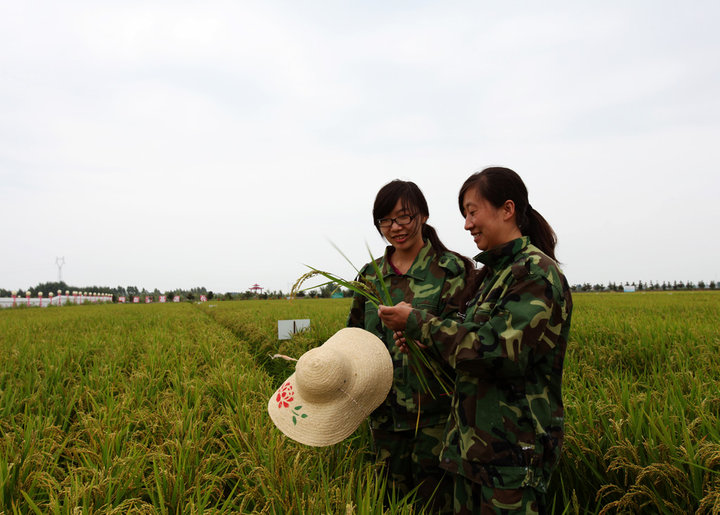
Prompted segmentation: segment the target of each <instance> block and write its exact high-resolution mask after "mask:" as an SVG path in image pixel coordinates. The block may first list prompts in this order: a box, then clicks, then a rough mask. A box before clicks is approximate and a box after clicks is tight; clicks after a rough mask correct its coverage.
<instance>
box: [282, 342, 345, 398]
mask: <svg viewBox="0 0 720 515" xmlns="http://www.w3.org/2000/svg"><path fill="white" fill-rule="evenodd" d="M347 372H348V367H347V365H346V363H345V360H344V359H343V356H342V355H341V354H340V353H338V352H336V351H334V350H332V349H329V348H325V347H317V348H315V349H310V350H309V351H308V352H306V353H305V354H303V355H302V356H301V357H300V359H299V360H298V362H297V364H296V365H295V376H296V379H297V389H298V392H299V393H300V394H301V395H302V396H303V397H304V398H306V399H308V400H310V401H313V402H323V401H327V400H330V399H332V398H334V397H337V396H338V395H341V394H342V392H343V391H344V390H346V388H347V382H348V373H347Z"/></svg>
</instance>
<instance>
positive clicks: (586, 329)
mask: <svg viewBox="0 0 720 515" xmlns="http://www.w3.org/2000/svg"><path fill="white" fill-rule="evenodd" d="M574 301H575V310H574V313H573V327H572V330H571V334H570V342H569V345H568V352H567V355H566V360H565V372H564V379H563V397H564V401H565V409H566V411H565V434H566V437H565V444H564V447H563V451H562V455H561V462H560V465H559V467H558V469H557V471H556V473H555V474H554V476H553V479H552V482H551V485H550V489H549V492H548V502H549V503H551V506H553V509H552V512H553V513H601V512H602V513H626V512H639V513H707V514H711V513H720V420H719V419H720V391H718V388H717V378H718V376H719V374H720V353H718V348H720V335H719V334H718V331H717V327H716V325H717V324H716V321H717V320H718V319H720V292H688V293H685V292H683V293H678V292H673V294H672V295H670V294H667V293H662V292H658V293H646V294H642V293H635V294H614V293H613V294H576V295H575V296H574ZM211 306H212V307H211ZM349 308H350V299H296V300H292V301H288V300H272V301H232V302H214V303H203V304H200V305H191V304H178V305H172V304H169V305H160V304H154V305H139V306H137V305H124V306H123V305H104V306H98V305H86V306H82V305H78V306H72V307H71V308H69V309H65V308H64V307H63V308H57V309H44V310H33V309H22V310H21V309H16V310H4V311H0V513H2V512H5V513H71V512H72V513H77V512H83V513H94V512H99V513H128V512H132V513H162V512H172V513H180V512H181V513H201V512H217V513H278V514H279V513H327V512H331V513H349V512H350V513H381V512H384V513H418V511H419V510H418V508H417V507H416V506H414V505H413V504H412V499H411V498H398V497H397V496H396V497H394V498H393V497H392V495H391V494H390V492H388V485H387V484H386V483H385V480H384V477H383V475H382V474H381V473H380V472H379V471H378V468H377V465H376V464H375V463H374V460H373V458H372V456H370V453H369V448H370V437H369V430H368V428H367V425H365V424H363V425H362V426H361V427H360V428H359V430H358V431H357V432H356V433H355V434H354V435H353V436H352V437H351V438H349V439H348V440H346V441H344V442H341V443H340V444H337V445H334V446H331V447H328V448H321V449H317V448H310V447H306V446H303V445H301V444H297V443H296V442H293V441H292V440H289V439H288V438H286V437H285V436H284V435H283V434H282V433H281V432H280V431H278V430H277V429H276V428H275V427H274V425H273V424H272V422H271V421H270V419H269V417H268V416H267V412H266V408H267V400H268V398H269V397H270V395H271V394H272V392H273V391H274V390H275V389H276V388H277V386H279V384H281V382H282V381H283V380H284V379H285V378H286V377H287V376H288V375H289V374H290V373H292V369H293V366H292V364H289V363H287V362H284V361H282V360H272V359H271V357H270V356H272V355H273V354H276V353H282V354H287V355H289V356H294V357H299V356H300V355H302V354H303V353H304V352H306V351H307V350H308V349H309V348H312V347H314V346H317V345H320V344H321V343H322V342H324V341H326V340H327V338H329V337H330V336H331V335H332V334H334V333H335V332H336V331H337V330H339V329H340V328H342V327H344V326H345V323H346V319H347V313H348V311H349ZM289 318H310V319H311V327H310V329H309V330H308V331H304V332H301V333H298V334H295V335H294V336H293V337H292V338H291V339H290V340H283V341H279V340H278V339H277V320H279V319H289ZM281 361H282V362H281ZM382 510H384V511H382Z"/></svg>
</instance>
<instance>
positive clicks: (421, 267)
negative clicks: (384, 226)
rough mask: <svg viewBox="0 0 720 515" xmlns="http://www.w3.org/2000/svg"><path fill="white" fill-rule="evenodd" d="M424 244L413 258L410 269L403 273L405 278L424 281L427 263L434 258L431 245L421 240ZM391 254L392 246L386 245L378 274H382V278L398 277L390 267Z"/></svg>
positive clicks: (433, 250)
mask: <svg viewBox="0 0 720 515" xmlns="http://www.w3.org/2000/svg"><path fill="white" fill-rule="evenodd" d="M423 241H424V242H425V245H423V247H422V248H421V249H420V252H418V255H417V256H415V260H414V261H413V262H412V265H410V268H409V269H408V271H407V272H405V274H404V275H405V276H407V277H412V278H413V279H420V280H422V279H424V278H425V276H426V275H427V270H428V267H427V263H428V262H429V261H431V260H432V258H433V256H435V249H434V248H433V246H432V243H430V242H429V241H428V240H425V239H423ZM392 252H393V246H392V245H388V246H387V247H386V248H385V255H384V256H383V264H382V267H381V268H380V272H382V274H383V277H388V276H390V275H398V274H396V273H395V270H393V267H392V266H390V255H391V254H392Z"/></svg>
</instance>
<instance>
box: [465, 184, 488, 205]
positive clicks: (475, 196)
mask: <svg viewBox="0 0 720 515" xmlns="http://www.w3.org/2000/svg"><path fill="white" fill-rule="evenodd" d="M484 202H487V201H486V200H485V198H484V197H482V196H481V195H480V192H479V191H478V189H477V188H470V189H468V190H467V191H466V192H465V194H464V195H463V199H462V205H463V207H467V206H477V205H479V204H482V203H484Z"/></svg>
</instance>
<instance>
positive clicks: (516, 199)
mask: <svg viewBox="0 0 720 515" xmlns="http://www.w3.org/2000/svg"><path fill="white" fill-rule="evenodd" d="M471 188H475V190H476V191H477V193H478V194H479V195H480V196H481V197H482V198H484V199H486V200H487V201H488V202H490V204H492V205H493V206H495V207H496V208H500V207H502V206H503V205H504V204H505V202H506V201H507V200H512V201H513V203H514V204H515V223H516V224H517V226H518V228H519V229H520V232H521V233H522V235H523V236H528V237H529V238H530V242H531V243H532V244H533V245H535V246H536V247H537V248H539V249H540V250H542V251H543V252H544V253H545V254H547V255H548V256H550V257H551V258H552V259H553V260H555V261H557V259H555V245H557V236H556V234H555V231H553V228H552V227H550V224H549V223H548V222H547V220H545V218H543V216H542V215H541V214H540V213H538V212H537V211H536V210H535V209H533V208H532V206H531V205H530V202H529V201H528V192H527V188H526V187H525V183H524V182H523V180H522V179H521V178H520V176H519V175H518V174H517V173H515V172H514V171H513V170H511V169H509V168H503V167H499V166H496V167H491V168H485V169H484V170H483V171H481V172H476V173H474V174H472V175H471V176H470V177H468V178H467V180H466V181H465V182H464V183H463V185H462V187H461V188H460V193H459V195H458V204H459V205H460V213H462V215H463V216H465V209H464V208H463V198H464V197H465V193H467V192H468V190H470V189H471Z"/></svg>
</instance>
